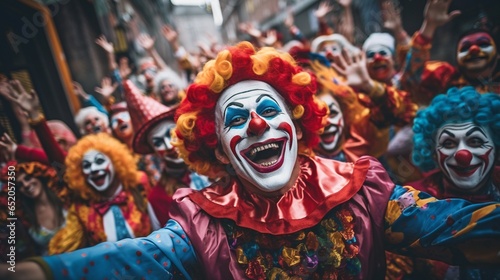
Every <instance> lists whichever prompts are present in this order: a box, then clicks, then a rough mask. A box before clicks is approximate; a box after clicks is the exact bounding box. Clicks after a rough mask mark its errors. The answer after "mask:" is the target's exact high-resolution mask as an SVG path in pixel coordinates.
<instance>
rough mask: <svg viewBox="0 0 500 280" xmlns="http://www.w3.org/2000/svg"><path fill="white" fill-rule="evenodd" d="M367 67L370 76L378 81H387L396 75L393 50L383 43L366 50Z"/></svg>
mask: <svg viewBox="0 0 500 280" xmlns="http://www.w3.org/2000/svg"><path fill="white" fill-rule="evenodd" d="M366 68H367V69H368V74H369V75H370V77H371V78H372V79H374V80H377V81H387V80H390V79H391V78H392V76H393V75H394V59H393V58H392V52H391V50H390V49H389V48H388V47H386V46H382V45H374V46H372V47H370V48H368V49H367V50H366Z"/></svg>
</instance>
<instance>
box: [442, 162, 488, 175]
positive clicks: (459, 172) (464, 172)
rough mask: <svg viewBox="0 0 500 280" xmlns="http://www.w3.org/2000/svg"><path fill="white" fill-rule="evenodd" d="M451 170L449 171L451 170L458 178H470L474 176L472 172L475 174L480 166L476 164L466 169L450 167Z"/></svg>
mask: <svg viewBox="0 0 500 280" xmlns="http://www.w3.org/2000/svg"><path fill="white" fill-rule="evenodd" d="M449 167H450V168H451V170H453V172H455V173H456V174H457V175H458V176H460V177H469V176H471V175H472V174H474V172H476V170H477V169H478V168H479V167H481V164H476V165H470V166H468V167H460V166H454V165H450V166H449Z"/></svg>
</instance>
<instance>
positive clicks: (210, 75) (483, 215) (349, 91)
mask: <svg viewBox="0 0 500 280" xmlns="http://www.w3.org/2000/svg"><path fill="white" fill-rule="evenodd" d="M450 2H451V0H428V1H427V5H426V8H425V11H424V21H423V23H422V27H421V28H420V30H419V31H417V32H416V33H415V34H414V35H413V37H411V38H410V37H409V36H408V35H407V33H406V32H405V31H404V29H403V28H402V25H401V19H400V17H399V14H398V11H397V9H396V8H395V7H394V6H393V5H392V4H390V3H385V4H383V6H382V8H383V10H384V15H385V16H384V20H385V26H386V27H387V28H388V30H390V31H392V35H391V34H389V33H374V34H371V35H370V36H369V37H368V38H367V39H366V41H365V42H364V43H363V44H362V46H361V47H360V48H358V47H356V46H355V44H353V43H352V41H353V36H352V28H351V27H352V26H353V24H352V22H351V21H352V14H350V13H351V12H350V7H349V6H350V1H339V3H340V4H341V5H343V6H344V7H345V9H344V10H345V13H344V14H343V17H344V21H343V25H340V27H339V32H337V33H334V32H333V30H332V29H331V28H329V27H328V26H327V24H326V21H325V20H324V16H325V15H326V14H327V13H328V12H329V11H330V10H331V6H329V5H328V4H325V3H322V4H320V6H319V8H318V10H317V11H316V13H315V15H316V16H317V18H318V20H319V23H320V27H321V28H320V30H321V34H319V35H318V36H317V37H315V38H313V40H311V41H309V40H307V39H306V38H304V37H303V36H302V35H301V33H300V30H299V29H298V28H297V27H296V26H295V25H294V24H293V17H291V16H290V17H288V18H287V19H286V20H285V24H286V25H287V26H288V27H289V28H290V32H291V33H292V34H293V35H294V36H295V38H296V40H293V41H291V42H288V43H287V44H282V43H281V42H280V41H279V40H278V37H277V36H276V33H274V32H273V31H270V32H268V33H267V34H263V33H262V32H260V31H258V30H256V29H255V28H253V27H252V26H251V25H241V26H240V28H241V30H242V31H245V32H247V33H248V34H249V35H250V36H252V37H253V39H254V41H253V42H252V43H250V42H246V41H245V42H240V43H237V44H235V45H233V46H218V45H213V46H211V47H209V48H207V47H203V48H202V51H203V52H202V54H203V55H202V56H198V57H195V56H193V55H191V54H189V53H188V52H187V51H186V50H185V49H184V48H183V47H182V46H180V44H179V43H178V41H177V33H176V31H175V30H174V29H172V28H171V27H169V26H165V27H164V28H163V34H164V35H165V38H166V39H167V40H168V41H169V42H170V44H171V46H172V49H173V50H174V51H175V56H176V57H177V59H178V61H179V63H180V68H181V69H183V72H182V73H177V72H175V71H173V70H172V69H171V68H170V67H169V66H167V65H166V64H165V62H163V61H162V59H161V58H160V56H159V55H158V53H157V52H156V51H155V48H154V43H155V42H154V40H153V39H152V38H151V37H149V36H148V35H146V34H139V35H138V36H137V41H138V42H139V44H141V46H142V47H143V48H144V49H145V50H146V51H147V53H148V54H149V56H148V57H147V58H144V59H143V60H141V62H140V65H139V66H140V67H139V69H140V71H141V73H140V74H136V73H133V72H132V71H131V70H130V68H129V66H128V63H129V62H128V61H127V60H126V59H120V60H118V61H116V59H115V54H114V52H113V45H112V44H111V43H109V42H108V41H107V39H106V38H105V37H100V38H98V39H97V40H96V43H97V45H98V46H100V47H101V48H102V49H103V51H105V52H106V53H107V54H108V62H109V67H110V70H111V75H110V78H105V79H103V81H102V85H101V87H97V88H96V89H95V92H96V96H98V99H100V101H98V100H97V99H96V98H95V97H94V95H91V94H87V93H86V92H85V91H84V90H83V89H82V87H81V86H80V85H79V84H78V83H76V82H75V83H74V88H75V92H76V93H77V94H78V95H79V96H80V97H81V99H82V101H83V103H84V104H85V107H84V108H82V109H81V110H80V111H79V112H78V113H77V114H76V116H75V123H76V124H77V126H78V128H79V130H80V131H79V133H80V134H81V135H82V137H81V138H79V139H77V138H76V137H75V135H74V134H73V132H72V131H71V130H70V129H69V128H68V127H67V126H66V125H65V124H64V123H62V122H60V121H56V120H46V119H45V117H44V115H43V113H42V110H41V106H40V102H39V100H38V98H37V94H36V93H35V92H27V91H26V90H24V89H23V87H22V86H21V85H20V83H19V82H18V81H15V80H14V81H4V82H2V83H1V85H0V93H1V94H2V96H4V97H5V98H7V99H8V100H10V101H11V103H12V106H13V107H14V109H15V111H16V113H17V116H18V118H19V123H21V125H22V130H23V139H22V142H20V143H15V142H14V141H13V140H12V139H11V138H10V137H9V136H8V135H7V134H4V135H3V136H1V139H0V151H1V154H2V156H3V158H4V159H5V163H4V169H3V171H2V180H3V184H4V185H3V188H2V195H1V202H2V206H1V207H2V208H3V209H4V210H5V211H4V210H2V211H0V215H2V219H1V220H2V222H3V221H7V219H6V218H7V214H6V213H7V209H8V207H7V205H8V201H7V197H8V196H7V190H6V189H7V187H6V183H7V182H8V176H7V175H6V172H7V169H6V167H7V166H9V165H15V169H16V178H15V180H16V196H15V197H16V216H17V217H18V221H17V224H16V244H15V248H16V254H17V260H18V263H17V264H16V272H15V273H11V272H9V271H8V270H7V268H6V266H5V261H4V263H3V264H2V267H1V268H2V271H1V272H0V275H1V277H0V278H2V279H5V278H7V279H52V278H55V279H90V278H95V279H160V278H161V279H383V278H385V279H500V269H498V264H499V263H500V204H499V202H500V176H499V175H498V174H499V173H498V164H499V161H498V158H499V157H498V150H497V149H498V148H499V147H500V133H499V132H500V96H499V95H498V94H499V93H500V87H499V86H498V85H499V83H500V71H499V68H500V65H499V64H498V58H499V54H498V50H497V48H496V43H495V40H494V36H493V35H492V33H491V32H490V30H488V29H486V28H485V25H484V24H483V25H481V26H477V28H474V29H471V30H470V31H468V32H466V33H465V34H463V35H462V36H461V37H460V39H459V41H458V42H456V43H455V44H456V50H457V51H456V59H457V64H458V67H455V66H452V65H451V64H450V63H448V62H444V61H430V51H431V48H432V46H431V41H432V38H433V36H434V35H435V33H436V30H437V29H438V28H439V27H440V26H441V25H443V24H445V23H446V22H448V21H450V20H452V19H453V18H454V17H455V16H457V15H458V14H459V12H458V11H454V12H448V11H447V10H448V7H449V5H450ZM116 91H118V93H119V94H120V95H121V96H122V97H123V100H124V101H121V102H114V100H113V98H112V94H113V93H114V92H115V93H116ZM7 160H9V161H7ZM2 226H3V229H2V234H3V236H4V237H6V236H7V235H8V232H7V231H6V230H5V228H6V227H5V225H2ZM2 238H3V237H2ZM8 248H9V247H8V245H7V244H4V243H2V256H1V257H2V258H4V257H6V255H7V250H8ZM21 260H24V261H23V262H20V261H21Z"/></svg>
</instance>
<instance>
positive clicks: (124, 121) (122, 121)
mask: <svg viewBox="0 0 500 280" xmlns="http://www.w3.org/2000/svg"><path fill="white" fill-rule="evenodd" d="M111 128H112V129H113V132H114V133H115V135H116V136H117V137H118V138H119V139H120V140H123V139H127V138H129V137H132V136H133V134H134V130H133V129H132V121H131V120H130V114H129V112H128V111H123V112H119V113H116V114H114V115H113V116H111Z"/></svg>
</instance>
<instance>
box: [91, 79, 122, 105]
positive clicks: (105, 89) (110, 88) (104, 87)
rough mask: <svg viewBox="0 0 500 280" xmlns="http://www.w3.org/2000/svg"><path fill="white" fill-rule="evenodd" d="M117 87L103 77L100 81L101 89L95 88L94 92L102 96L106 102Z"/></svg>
mask: <svg viewBox="0 0 500 280" xmlns="http://www.w3.org/2000/svg"><path fill="white" fill-rule="evenodd" d="M117 87H118V84H117V83H112V82H111V79H110V78H108V77H104V78H103V79H102V81H101V87H95V88H94V91H95V92H97V93H99V94H100V95H102V97H104V98H105V99H106V100H108V99H109V98H110V97H111V95H112V94H113V92H115V90H116V88H117Z"/></svg>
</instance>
